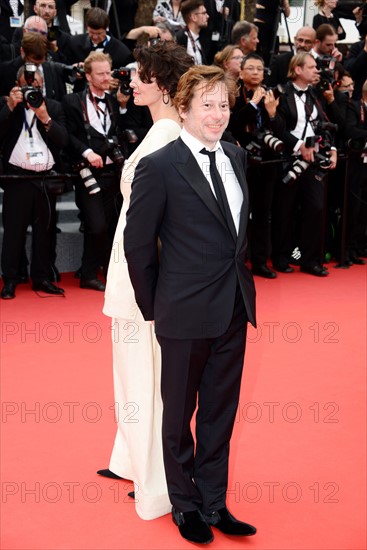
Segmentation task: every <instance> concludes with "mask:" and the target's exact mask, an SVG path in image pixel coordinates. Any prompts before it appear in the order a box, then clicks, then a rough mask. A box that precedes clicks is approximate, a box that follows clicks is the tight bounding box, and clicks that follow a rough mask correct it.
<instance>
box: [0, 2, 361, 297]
mask: <svg viewBox="0 0 367 550" xmlns="http://www.w3.org/2000/svg"><path fill="white" fill-rule="evenodd" d="M263 3H264V2H263ZM266 5H267V4H266ZM286 6H287V5H286ZM135 8H136V6H135ZM34 13H35V15H33V16H31V17H29V18H28V19H26V20H25V22H24V24H23V26H22V28H16V29H15V30H14V29H11V32H9V29H7V30H6V32H5V31H4V30H3V23H2V22H0V24H1V26H0V30H1V35H0V38H1V41H0V74H1V79H0V96H1V98H0V161H1V168H0V170H1V171H0V185H1V187H2V188H3V190H4V194H3V226H4V238H3V248H2V256H1V266H2V275H3V280H4V286H3V288H2V291H1V297H2V298H3V299H11V298H14V297H15V289H16V286H17V285H18V284H20V283H23V282H26V281H28V277H29V275H30V277H31V279H32V284H33V289H34V290H38V291H43V292H46V293H49V294H56V295H63V293H64V291H63V289H61V288H60V287H59V286H58V285H56V284H55V283H57V282H58V281H59V280H60V275H59V273H58V270H57V267H56V202H57V196H58V195H59V194H61V193H62V192H64V191H65V190H71V189H72V188H74V189H75V201H76V204H77V206H78V208H79V210H80V214H79V216H80V219H81V222H82V224H81V225H82V226H83V228H84V245H83V255H82V258H81V268H80V269H79V270H78V272H77V276H78V277H80V286H81V288H89V289H93V290H99V291H103V290H104V288H105V284H104V280H103V278H104V277H105V276H106V269H107V265H108V260H109V256H110V252H111V248H112V245H113V235H114V231H115V227H116V224H117V220H118V216H119V212H120V208H121V202H122V198H121V194H120V190H119V180H120V173H121V168H122V166H123V164H124V161H125V159H126V158H127V157H128V156H129V154H130V153H131V152H132V151H133V150H134V148H135V147H136V146H137V144H138V143H139V142H140V141H141V140H142V139H143V137H144V136H145V134H146V132H147V131H148V129H149V128H150V126H151V124H152V120H151V118H150V114H149V111H148V109H146V108H144V107H136V106H135V105H134V101H133V98H132V94H131V89H130V85H129V84H130V79H131V75H132V74H133V71H134V58H133V53H132V52H133V50H134V47H135V46H136V41H137V40H138V41H140V40H144V39H146V40H150V41H151V42H152V41H153V42H154V41H156V40H177V42H178V43H180V44H182V46H183V47H185V48H186V49H187V51H188V52H189V53H190V54H191V55H192V57H193V58H194V59H195V62H196V63H207V64H209V63H215V64H217V65H220V66H221V67H222V68H223V69H224V70H225V71H227V72H228V73H229V74H231V75H232V77H233V78H235V79H236V80H238V85H239V95H238V98H237V101H236V105H235V107H234V109H233V111H232V115H231V119H230V123H229V126H228V129H227V131H226V133H225V136H224V138H225V139H229V140H231V141H233V142H236V143H237V144H238V145H239V146H241V147H243V148H244V149H245V150H246V151H247V153H248V170H247V178H248V184H249V190H250V200H251V223H250V234H249V241H250V247H249V248H250V258H249V259H250V262H251V267H252V271H253V273H254V274H255V275H259V276H262V277H265V278H269V279H274V278H276V276H277V272H283V273H291V272H293V271H294V269H295V268H294V265H295V264H299V265H300V269H301V271H303V272H305V273H309V274H311V275H315V276H318V277H325V276H327V275H328V274H329V272H328V270H327V267H326V266H325V262H326V259H334V260H336V261H337V262H338V263H339V265H340V266H342V267H346V266H351V265H353V264H363V263H365V261H364V259H363V258H365V257H366V256H367V254H366V248H367V242H366V220H367V216H366V214H367V149H366V148H365V143H366V138H367V119H366V115H367V84H365V82H366V80H367V38H366V39H362V40H361V41H359V42H358V43H357V44H354V45H352V47H351V49H350V51H349V52H345V51H344V55H343V53H342V51H341V48H340V49H339V48H338V46H337V40H338V34H337V31H336V30H335V29H334V27H332V26H331V25H329V24H328V23H322V24H321V25H320V26H319V27H318V28H317V29H316V30H314V29H313V28H311V27H302V28H301V29H299V30H298V32H297V34H296V36H295V37H294V45H293V49H292V51H287V52H285V53H278V54H274V53H273V52H272V51H269V50H268V51H266V52H265V53H264V44H263V43H261V42H259V38H258V37H259V28H258V26H256V25H255V24H254V23H249V22H247V21H239V20H238V19H239V15H240V14H239V5H238V2H234V1H232V0H225V1H224V2H217V3H215V2H214V7H213V5H212V3H211V2H208V1H206V0H185V1H184V2H182V3H180V2H176V1H172V2H163V1H162V0H158V2H157V6H156V8H155V10H154V12H153V14H152V25H148V26H144V27H138V28H132V29H127V30H126V32H124V33H123V34H122V35H121V29H120V25H119V22H118V20H116V21H115V22H114V24H113V25H112V24H111V23H110V18H109V16H108V14H107V13H106V12H105V11H104V10H103V9H101V8H99V7H93V8H91V9H90V10H89V11H88V12H87V15H86V21H85V24H86V33H84V34H81V35H75V36H72V35H71V34H70V33H69V32H67V30H63V29H62V28H61V26H57V25H55V22H56V21H57V15H58V12H57V5H56V1H55V0H36V2H35V4H34ZM130 16H132V14H131V13H130ZM10 19H11V18H10ZM363 21H364V19H363V17H362V19H361V20H360V21H359V24H360V25H362V27H363ZM361 22H362V23H361ZM259 25H260V30H262V31H263V29H262V28H261V22H260V23H259ZM116 26H117V33H116V32H115V36H114V35H113V34H112V32H111V29H112V27H113V28H114V29H115V28H116ZM271 43H273V45H274V43H275V40H274V41H272V40H268V44H271ZM269 47H272V46H269ZM259 51H261V53H262V55H263V56H262V57H261V56H260V55H259V54H258V52H259ZM264 58H265V59H269V60H270V63H269V68H268V67H266V66H265V64H264ZM65 174H67V176H66V177H65ZM29 225H31V226H32V256H31V258H30V259H29V261H30V271H29V270H28V258H27V256H26V252H25V237H26V231H27V228H28V226H29ZM269 259H271V266H272V267H271V268H270V267H269V265H270V264H269V262H268V260H269Z"/></svg>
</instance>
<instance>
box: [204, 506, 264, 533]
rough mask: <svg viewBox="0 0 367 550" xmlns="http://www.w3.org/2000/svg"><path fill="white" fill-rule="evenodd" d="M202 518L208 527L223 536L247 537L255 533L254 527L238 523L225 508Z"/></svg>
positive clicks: (241, 522)
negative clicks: (216, 530) (220, 532)
mask: <svg viewBox="0 0 367 550" xmlns="http://www.w3.org/2000/svg"><path fill="white" fill-rule="evenodd" d="M204 517H205V519H206V521H207V523H208V524H209V525H210V526H212V527H215V528H216V529H219V531H222V533H224V534H225V535H236V536H242V537H246V536H247V537H249V536H252V535H255V533H256V527H253V526H252V525H250V524H249V523H244V522H243V521H239V520H238V519H236V518H235V517H234V516H232V514H231V513H230V512H229V510H228V509H227V508H221V509H220V510H217V511H216V512H211V513H210V514H208V515H206V514H205V515H204Z"/></svg>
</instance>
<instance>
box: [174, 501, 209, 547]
mask: <svg viewBox="0 0 367 550" xmlns="http://www.w3.org/2000/svg"><path fill="white" fill-rule="evenodd" d="M172 519H173V523H175V524H176V525H177V527H178V530H179V531H180V535H181V537H183V538H184V539H186V540H189V541H190V542H196V543H199V544H209V542H212V540H213V539H214V537H213V533H212V530H211V529H210V527H209V525H208V524H207V523H206V521H205V519H204V516H203V514H202V513H201V512H200V510H193V511H192V512H178V511H177V510H176V509H175V508H172Z"/></svg>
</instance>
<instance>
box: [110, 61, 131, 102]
mask: <svg viewBox="0 0 367 550" xmlns="http://www.w3.org/2000/svg"><path fill="white" fill-rule="evenodd" d="M111 77H112V78H117V80H119V81H120V92H121V93H122V94H124V95H130V93H131V88H130V82H131V70H130V69H129V68H128V67H120V68H119V69H115V70H114V71H112V73H111Z"/></svg>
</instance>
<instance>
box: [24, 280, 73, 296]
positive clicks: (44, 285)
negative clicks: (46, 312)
mask: <svg viewBox="0 0 367 550" xmlns="http://www.w3.org/2000/svg"><path fill="white" fill-rule="evenodd" d="M32 289H33V290H40V291H42V292H46V293H47V294H58V295H61V294H64V292H65V291H64V289H63V288H60V287H59V286H56V285H54V284H53V283H51V281H48V280H47V279H45V280H44V281H39V282H34V283H33V286H32Z"/></svg>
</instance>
